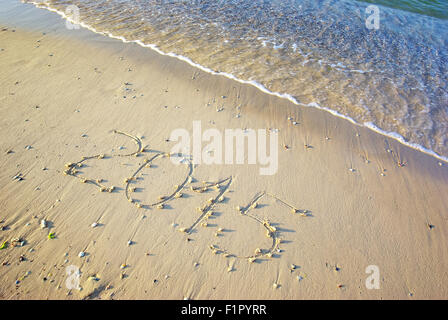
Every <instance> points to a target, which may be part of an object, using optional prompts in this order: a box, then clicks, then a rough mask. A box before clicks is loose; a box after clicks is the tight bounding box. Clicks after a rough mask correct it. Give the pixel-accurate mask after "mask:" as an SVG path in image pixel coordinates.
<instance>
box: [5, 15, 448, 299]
mask: <svg viewBox="0 0 448 320" xmlns="http://www.w3.org/2000/svg"><path fill="white" fill-rule="evenodd" d="M32 11H33V16H32V17H28V19H29V21H28V24H25V23H24V24H23V25H22V26H20V25H17V24H14V23H11V22H10V21H9V20H8V21H6V20H5V21H0V23H1V28H0V66H1V70H2V72H1V75H0V84H1V87H0V88H1V89H0V114H1V117H0V121H1V125H0V130H1V134H0V136H1V139H0V151H1V155H0V163H1V168H2V170H1V171H0V188H1V192H0V208H1V211H0V222H1V223H0V225H1V226H2V231H0V245H1V244H3V243H4V242H6V244H5V247H4V249H1V250H0V263H1V265H0V279H1V285H0V298H2V299H184V298H188V299H428V298H436V299H446V298H447V296H448V289H447V288H448V286H447V284H448V274H447V271H446V270H448V252H447V250H446V243H447V235H448V226H447V223H448V220H447V211H448V210H447V209H448V201H447V200H446V197H445V195H446V194H447V191H448V165H447V164H444V163H440V161H439V160H437V159H435V158H433V157H431V156H429V155H426V154H423V153H421V152H418V151H416V150H413V149H410V148H408V147H406V146H404V145H401V144H400V143H398V142H397V141H394V140H392V139H389V138H386V137H384V136H382V135H379V134H377V133H375V132H372V131H371V130H369V129H367V128H364V127H360V126H355V125H353V124H352V123H350V122H348V121H346V120H344V119H340V118H336V117H334V116H332V115H331V114H329V113H327V112H325V111H322V110H317V109H313V108H299V107H297V106H296V105H293V104H291V103H290V102H288V101H286V100H284V99H280V98H278V97H274V96H269V95H266V94H264V93H262V92H260V91H259V90H258V89H256V88H255V87H253V86H249V85H243V84H240V83H238V82H235V81H232V80H229V79H227V78H225V77H222V76H214V75H210V74H207V73H204V72H202V71H199V70H197V69H195V68H193V67H192V66H190V65H187V64H186V63H184V62H182V61H179V60H176V59H173V58H170V57H165V56H161V55H159V54H157V53H155V52H153V51H151V50H149V49H147V48H142V47H139V46H138V45H136V44H124V43H122V42H120V41H118V40H112V39H109V38H107V37H104V36H101V35H98V34H93V33H92V32H90V31H86V30H83V29H81V30H71V31H67V30H65V28H64V23H63V21H62V20H61V19H59V18H58V17H57V16H56V15H54V14H52V13H48V12H45V11H43V10H38V9H33V10H32ZM44 18H45V19H46V20H45V21H43V20H42V19H44ZM33 19H34V21H35V26H34V27H33V28H30V27H29V25H33V23H32V20H33ZM51 19H53V20H51ZM30 21H31V22H30ZM223 97H224V98H223ZM237 114H238V115H239V117H236V115H237ZM193 121H201V124H202V128H203V130H205V129H207V128H216V129H218V130H219V131H220V132H224V130H225V129H229V128H230V129H231V128H241V129H244V128H251V129H269V128H270V129H278V136H279V148H278V154H279V163H278V171H277V173H276V174H275V175H272V176H262V175H260V174H259V168H260V166H259V165H248V164H245V165H236V164H235V165H224V164H223V165H205V164H201V165H190V164H189V163H186V164H184V165H180V166H176V165H174V164H172V162H171V161H169V160H170V159H171V157H172V156H173V155H172V154H170V152H171V148H172V147H173V146H174V145H175V142H173V141H169V137H170V134H171V132H172V131H173V130H175V129H178V128H185V129H187V130H188V131H190V132H191V131H192V126H193ZM114 130H116V131H114ZM205 145H206V143H204V144H203V146H205ZM103 155H104V156H103ZM83 157H86V158H83ZM112 187H114V188H112ZM130 200H132V201H130ZM255 203H256V205H255ZM161 205H163V206H161ZM237 207H239V210H238V209H237ZM198 208H199V209H198ZM42 220H45V223H44V224H45V227H44V228H42V227H43V226H42ZM268 221H269V222H268ZM50 234H52V235H51V236H49V235H50ZM16 240H18V241H16ZM80 255H81V256H80ZM369 265H376V266H378V268H379V271H380V289H378V290H375V289H367V288H366V285H365V281H366V278H367V277H368V276H369V274H366V272H365V270H366V268H367V267H368V266H369ZM68 266H75V268H79V269H80V272H81V277H80V287H81V288H82V290H77V289H68V288H67V279H71V278H70V276H68V275H67V269H66V268H67V267H68ZM69 270H71V269H69Z"/></svg>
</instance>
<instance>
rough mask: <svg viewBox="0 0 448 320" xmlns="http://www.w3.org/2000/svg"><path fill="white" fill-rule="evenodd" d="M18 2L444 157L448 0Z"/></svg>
mask: <svg viewBox="0 0 448 320" xmlns="http://www.w3.org/2000/svg"><path fill="white" fill-rule="evenodd" d="M25 2H33V3H35V4H36V5H38V6H40V7H44V8H48V9H51V10H54V11H57V12H59V13H60V14H63V15H64V13H65V12H66V10H67V8H68V7H69V6H71V5H76V6H77V7H78V8H79V13H80V21H81V22H82V23H83V25H85V26H88V27H89V28H90V29H92V30H95V31H97V32H102V33H107V34H108V35H110V36H113V37H118V38H120V39H122V40H124V41H137V42H138V43H140V44H142V45H145V46H149V47H151V48H153V49H156V50H158V51H159V52H160V53H169V54H170V55H172V56H176V57H179V58H182V59H184V60H186V61H187V62H189V63H191V64H194V65H196V66H198V67H201V68H202V69H203V70H205V71H209V72H220V73H224V74H225V75H228V76H229V77H231V78H234V79H238V80H240V81H243V82H248V83H252V84H254V85H256V86H258V87H259V88H260V89H262V90H264V91H266V92H269V93H275V94H277V95H280V96H282V97H285V98H288V99H290V100H291V101H293V102H295V103H297V104H300V105H306V106H315V107H319V108H323V109H326V110H328V111H330V112H332V113H334V114H336V115H339V116H343V117H345V118H348V119H350V120H352V121H353V122H356V123H359V124H365V125H367V126H369V127H370V128H372V129H374V130H376V131H379V132H381V133H383V134H388V135H389V136H392V137H394V138H397V139H399V140H401V141H402V142H406V143H408V144H409V145H411V146H413V147H415V148H418V149H420V150H422V151H425V152H428V153H432V154H434V155H436V156H440V157H442V158H445V159H446V158H448V0H443V1H442V0H439V1H420V0H408V1H400V2H397V1H387V0H378V1H374V0H373V1H365V2H361V1H355V0H337V1H335V0H48V1H25ZM372 3H375V4H376V5H377V6H378V8H379V28H378V29H369V28H367V26H366V20H367V18H368V17H369V16H370V14H371V12H370V11H369V12H367V11H366V8H367V7H368V6H369V5H371V4H372ZM67 18H73V16H71V15H70V14H68V13H67Z"/></svg>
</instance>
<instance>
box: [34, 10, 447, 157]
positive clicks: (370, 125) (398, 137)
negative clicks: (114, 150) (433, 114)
mask: <svg viewBox="0 0 448 320" xmlns="http://www.w3.org/2000/svg"><path fill="white" fill-rule="evenodd" d="M30 4H32V5H34V6H35V7H36V8H39V9H44V10H47V11H50V12H54V13H57V14H58V15H59V16H61V17H62V18H63V19H65V20H67V21H69V22H71V23H72V24H76V23H75V21H74V20H73V19H71V18H70V17H68V16H67V15H66V14H65V13H64V12H61V11H59V10H57V9H54V8H51V7H45V6H42V5H39V4H38V3H37V2H30ZM79 25H80V26H81V27H82V28H85V29H87V30H90V31H92V32H94V33H96V34H99V35H102V36H107V37H109V38H112V39H117V40H120V41H122V42H123V43H136V44H138V45H140V46H142V47H144V48H149V49H151V50H154V51H155V52H157V53H159V54H160V55H163V56H168V57H172V58H176V59H179V60H180V61H183V62H186V63H188V64H189V65H191V66H193V67H195V68H198V69H199V70H201V71H204V72H207V73H209V74H212V75H220V76H224V77H226V78H228V79H230V80H234V81H237V82H239V83H241V84H248V85H251V86H254V87H255V88H257V89H258V90H260V91H261V92H264V93H266V94H269V95H272V96H276V97H279V98H281V99H285V100H288V101H289V102H291V103H293V104H295V105H297V106H299V107H311V108H317V109H320V110H324V111H326V112H328V113H330V114H331V115H333V116H335V117H338V118H341V119H344V120H347V121H349V122H351V123H352V124H354V125H357V126H361V127H366V128H369V129H370V130H372V131H374V132H377V133H379V134H381V135H383V136H385V137H388V138H392V139H394V140H396V141H398V142H400V143H401V144H403V145H405V146H407V147H410V148H412V149H415V150H417V151H420V152H423V153H425V154H428V155H430V156H432V157H434V158H436V159H438V160H441V161H444V162H445V163H447V164H448V157H446V156H442V155H440V154H438V153H437V152H435V151H433V150H431V149H428V148H426V147H424V146H422V145H420V144H417V143H414V142H410V141H407V140H406V139H405V138H404V137H403V136H402V135H400V134H399V133H396V132H388V131H385V130H383V129H381V128H379V127H378V126H376V125H375V124H374V123H372V122H365V123H358V122H356V121H355V120H354V119H353V118H351V117H349V116H346V115H343V114H341V113H339V112H337V111H335V110H333V109H331V108H328V107H324V106H321V105H319V104H318V103H316V102H311V103H309V104H303V103H300V102H299V101H297V100H296V99H295V98H294V97H293V96H291V95H290V94H288V93H280V92H273V91H270V90H269V89H267V88H266V87H265V86H263V85H262V84H260V83H258V82H256V81H253V80H243V79H239V78H237V77H235V76H234V75H232V74H229V73H226V72H219V71H214V70H212V69H210V68H207V67H205V66H202V65H200V64H197V63H195V62H194V61H192V60H191V59H190V58H188V57H185V56H182V55H178V54H175V53H172V52H168V53H166V52H163V51H162V50H160V49H159V48H158V47H157V46H156V45H155V44H145V43H143V42H142V41H141V40H127V39H125V38H124V37H121V36H115V35H113V34H111V33H108V32H100V31H97V30H95V28H93V27H91V26H89V25H87V24H85V23H83V22H81V23H80V24H79Z"/></svg>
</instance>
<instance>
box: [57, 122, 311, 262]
mask: <svg viewBox="0 0 448 320" xmlns="http://www.w3.org/2000/svg"><path fill="white" fill-rule="evenodd" d="M113 133H115V134H119V135H123V136H126V137H129V138H131V139H133V140H134V142H135V143H136V144H137V146H138V150H137V151H135V152H132V153H129V154H120V155H105V154H98V155H93V156H87V157H82V159H81V160H79V161H78V162H73V163H67V164H66V165H65V166H66V170H64V174H65V175H69V176H72V177H75V178H78V179H80V180H81V182H83V183H88V184H92V185H95V186H96V187H98V188H99V189H100V191H101V192H113V191H114V190H115V189H116V188H115V187H114V186H109V187H108V186H106V185H104V184H103V183H104V181H103V180H102V179H89V178H86V177H83V176H82V175H81V174H79V171H78V169H79V168H82V167H83V163H84V162H87V161H89V160H93V159H104V158H106V157H107V158H111V157H133V156H134V157H138V156H139V155H141V154H143V153H144V152H145V151H150V152H152V153H154V155H153V156H152V157H149V158H146V159H144V161H143V164H142V165H140V166H139V167H138V168H137V170H136V171H135V172H134V173H133V174H132V176H131V177H128V178H125V179H124V184H125V196H126V198H127V200H128V201H129V202H130V203H131V204H133V205H135V206H136V207H137V208H142V209H150V208H157V209H164V207H165V205H167V203H168V202H169V201H171V200H173V199H179V198H182V197H183V196H184V194H183V193H182V191H183V190H186V189H188V186H189V185H190V190H191V191H193V192H195V193H204V192H208V191H210V190H215V191H217V194H216V196H215V197H212V198H210V199H208V200H207V201H206V202H205V203H204V205H203V206H201V207H199V208H197V209H198V212H199V213H200V215H199V217H198V218H197V219H196V221H195V222H194V223H193V224H192V225H190V226H189V227H185V228H179V229H178V231H180V232H183V233H186V234H191V233H192V232H193V231H194V230H195V229H196V228H197V227H198V226H199V225H202V226H207V220H208V219H209V218H210V217H212V216H213V210H214V209H215V207H216V206H217V205H218V204H219V203H223V202H224V200H225V197H224V194H225V193H226V192H227V191H228V189H229V187H230V185H231V184H232V181H233V177H231V176H230V177H228V178H225V179H222V180H220V181H217V182H205V181H204V182H202V185H199V186H193V181H194V178H193V171H194V166H193V163H192V162H191V161H190V156H185V155H180V154H170V153H164V152H160V151H156V150H149V149H148V150H146V149H145V147H144V146H143V143H142V140H141V139H140V138H139V137H136V136H133V135H131V134H128V133H126V132H122V131H117V130H114V131H113ZM171 157H180V158H181V160H180V163H183V164H185V165H186V167H187V174H186V177H185V179H184V180H183V182H182V183H181V184H179V185H176V186H175V190H174V192H172V193H171V194H168V195H166V196H160V197H159V198H158V199H157V200H156V201H154V202H152V203H145V204H143V203H141V202H137V201H135V199H133V198H132V194H133V193H134V192H135V191H136V188H135V187H133V182H134V181H136V180H137V178H138V176H139V174H141V173H142V172H143V171H144V170H145V169H148V168H151V167H152V163H153V162H154V161H155V160H157V159H169V158H171ZM263 198H272V199H274V200H276V201H278V202H279V203H280V204H282V205H283V206H284V207H285V208H288V209H289V210H290V212H291V213H293V214H297V215H298V216H300V217H308V216H311V213H310V211H309V210H299V209H297V208H296V207H294V206H293V205H291V204H289V203H288V202H286V201H284V200H282V199H280V198H278V197H277V196H275V195H274V194H271V193H269V192H266V191H263V192H259V193H258V194H256V195H255V196H254V198H253V199H252V200H251V201H250V202H249V204H248V205H246V206H244V207H240V206H238V207H236V210H237V212H238V214H240V215H242V216H244V217H247V218H250V219H253V220H254V221H255V222H257V223H259V224H261V225H262V226H263V227H264V228H265V229H266V237H268V238H271V239H272V245H271V247H270V248H269V249H259V248H257V249H256V250H255V251H254V253H253V254H251V255H248V256H241V255H236V254H233V253H231V252H229V251H228V250H227V249H225V248H220V247H219V246H217V245H214V244H213V245H210V246H209V248H210V250H211V251H212V252H213V253H214V254H223V255H224V256H225V257H234V258H238V259H246V260H247V261H249V262H250V263H252V262H255V261H256V260H257V259H259V258H263V257H264V258H271V257H272V256H273V254H274V253H275V252H280V250H279V245H280V243H281V241H282V240H281V239H280V237H279V234H278V231H277V229H276V227H275V226H274V225H273V224H272V223H271V222H270V221H269V219H261V218H259V217H257V216H256V215H254V214H251V211H252V210H254V209H257V207H258V206H259V205H258V203H259V201H260V200H261V199H263ZM221 232H223V229H222V228H219V229H217V233H216V235H219V234H220V233H221Z"/></svg>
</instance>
